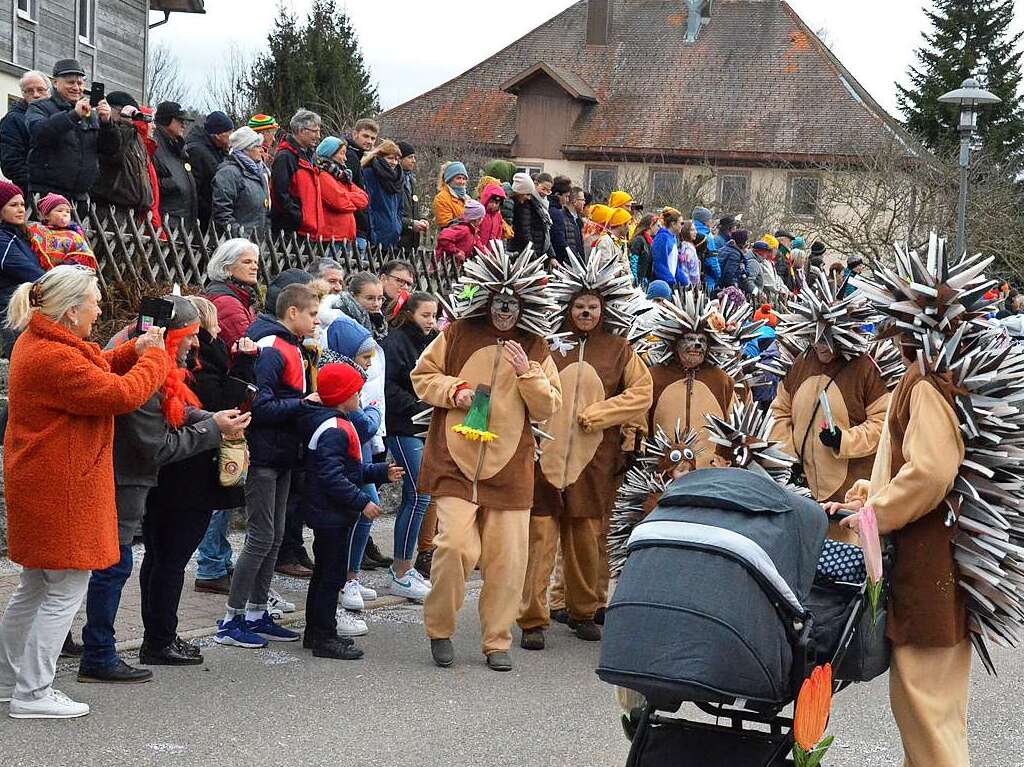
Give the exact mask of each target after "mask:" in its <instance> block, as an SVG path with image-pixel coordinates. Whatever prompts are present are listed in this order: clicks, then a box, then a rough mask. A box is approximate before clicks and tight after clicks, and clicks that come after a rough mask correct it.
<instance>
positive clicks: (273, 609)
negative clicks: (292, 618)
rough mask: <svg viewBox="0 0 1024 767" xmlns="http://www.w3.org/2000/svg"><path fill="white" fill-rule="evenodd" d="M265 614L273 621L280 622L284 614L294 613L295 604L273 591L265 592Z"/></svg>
mask: <svg viewBox="0 0 1024 767" xmlns="http://www.w3.org/2000/svg"><path fill="white" fill-rule="evenodd" d="M267 612H268V613H270V617H271V618H273V619H274V620H278V621H279V620H281V618H283V617H284V614H285V613H293V612H295V603H294V602H289V601H288V600H287V599H285V598H284V597H282V596H281V595H280V594H278V593H277V592H276V591H274V589H269V590H268V591H267Z"/></svg>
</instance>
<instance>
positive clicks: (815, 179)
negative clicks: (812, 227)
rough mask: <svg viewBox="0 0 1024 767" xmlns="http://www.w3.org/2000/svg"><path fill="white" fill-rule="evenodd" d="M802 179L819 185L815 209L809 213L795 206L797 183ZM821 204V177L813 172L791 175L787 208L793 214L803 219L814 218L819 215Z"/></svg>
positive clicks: (787, 193) (787, 190) (787, 194)
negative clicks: (796, 208)
mask: <svg viewBox="0 0 1024 767" xmlns="http://www.w3.org/2000/svg"><path fill="white" fill-rule="evenodd" d="M800 181H813V182H814V183H815V184H816V185H817V190H818V193H817V195H816V197H815V199H814V211H813V212H812V213H807V212H804V211H797V210H795V209H794V206H793V197H794V192H795V190H796V185H797V183H798V182H800ZM820 204H821V177H820V176H816V175H814V174H812V173H794V174H793V175H791V176H790V177H789V182H788V188H787V189H786V210H787V211H788V213H789V214H790V215H791V216H796V217H798V218H803V219H814V218H817V217H818V212H819V211H818V207H819V205H820Z"/></svg>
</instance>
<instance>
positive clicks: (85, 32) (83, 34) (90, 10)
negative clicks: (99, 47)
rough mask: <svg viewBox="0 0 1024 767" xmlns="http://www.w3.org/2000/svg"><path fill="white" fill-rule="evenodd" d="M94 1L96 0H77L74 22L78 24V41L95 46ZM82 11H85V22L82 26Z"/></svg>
mask: <svg viewBox="0 0 1024 767" xmlns="http://www.w3.org/2000/svg"><path fill="white" fill-rule="evenodd" d="M96 3H97V0H78V7H77V8H76V9H75V13H76V14H77V17H76V23H77V25H78V41H79V42H80V43H85V44H86V45H89V46H92V47H94V48H95V47H96ZM82 11H85V12H86V24H85V26H84V27H83V26H82Z"/></svg>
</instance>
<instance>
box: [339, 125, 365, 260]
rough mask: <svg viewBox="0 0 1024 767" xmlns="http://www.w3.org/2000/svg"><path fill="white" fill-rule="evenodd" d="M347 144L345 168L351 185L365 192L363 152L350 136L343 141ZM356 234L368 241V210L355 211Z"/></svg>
mask: <svg viewBox="0 0 1024 767" xmlns="http://www.w3.org/2000/svg"><path fill="white" fill-rule="evenodd" d="M345 140H346V141H347V142H348V149H347V150H346V152H345V167H346V168H348V169H349V170H350V171H352V183H353V184H355V185H356V186H358V187H359V188H360V189H362V190H363V191H364V192H365V191H366V182H365V181H363V155H364V154H365V152H364V151H363V150H362V149H360V148H359V147H357V146H356V143H355V141H353V140H352V137H351V136H348V137H346V139H345ZM356 234H357V236H359V237H362V238H363V239H364V240H367V241H369V239H370V209H369V208H367V209H366V210H357V211H356Z"/></svg>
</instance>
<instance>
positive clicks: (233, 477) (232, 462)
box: [218, 437, 249, 487]
mask: <svg viewBox="0 0 1024 767" xmlns="http://www.w3.org/2000/svg"><path fill="white" fill-rule="evenodd" d="M218 466H219V468H220V472H219V475H220V484H221V486H222V487H238V486H239V485H243V484H245V477H246V475H247V474H248V473H249V445H248V444H247V443H246V441H245V437H242V438H240V439H222V440H221V442H220V457H219V459H218Z"/></svg>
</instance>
